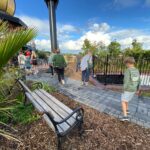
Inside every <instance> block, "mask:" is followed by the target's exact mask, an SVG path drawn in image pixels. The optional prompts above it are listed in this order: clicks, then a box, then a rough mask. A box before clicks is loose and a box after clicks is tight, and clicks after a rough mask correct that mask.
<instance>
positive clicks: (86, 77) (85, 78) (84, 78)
mask: <svg viewBox="0 0 150 150" xmlns="http://www.w3.org/2000/svg"><path fill="white" fill-rule="evenodd" d="M89 76H90V70H89V69H86V70H84V71H82V81H83V82H88V81H89Z"/></svg>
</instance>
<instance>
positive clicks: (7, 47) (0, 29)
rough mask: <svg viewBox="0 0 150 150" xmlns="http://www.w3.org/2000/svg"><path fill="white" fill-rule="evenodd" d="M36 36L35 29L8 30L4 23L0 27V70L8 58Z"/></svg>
mask: <svg viewBox="0 0 150 150" xmlns="http://www.w3.org/2000/svg"><path fill="white" fill-rule="evenodd" d="M36 35H37V30H36V29H34V28H33V29H22V28H20V29H16V30H10V29H9V27H8V24H7V23H6V22H4V23H1V25H0V60H1V63H0V70H1V69H2V67H4V65H6V64H7V63H8V61H9V60H10V58H11V57H12V56H13V55H14V54H15V53H16V52H18V51H19V49H21V48H22V47H23V46H24V45H25V44H27V43H28V42H29V41H30V40H32V39H33V38H34V37H35V36H36Z"/></svg>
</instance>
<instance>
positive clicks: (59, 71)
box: [55, 68, 64, 82]
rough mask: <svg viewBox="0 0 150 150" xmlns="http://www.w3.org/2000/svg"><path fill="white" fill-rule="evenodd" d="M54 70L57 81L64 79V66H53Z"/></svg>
mask: <svg viewBox="0 0 150 150" xmlns="http://www.w3.org/2000/svg"><path fill="white" fill-rule="evenodd" d="M55 71H56V72H57V75H58V81H59V82H61V80H64V68H55Z"/></svg>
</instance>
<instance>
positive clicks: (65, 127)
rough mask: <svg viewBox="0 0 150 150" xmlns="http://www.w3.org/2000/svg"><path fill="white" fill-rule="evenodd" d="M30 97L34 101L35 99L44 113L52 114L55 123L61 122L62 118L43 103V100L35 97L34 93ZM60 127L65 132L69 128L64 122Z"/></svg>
mask: <svg viewBox="0 0 150 150" xmlns="http://www.w3.org/2000/svg"><path fill="white" fill-rule="evenodd" d="M32 96H33V97H34V99H36V101H37V103H38V104H39V105H40V106H41V107H43V109H44V110H45V111H46V112H50V113H52V115H53V116H54V118H55V120H56V121H61V120H62V118H61V117H60V116H59V115H57V114H56V113H55V112H54V111H53V110H52V109H51V108H50V107H49V106H48V105H47V104H46V103H44V102H43V100H42V99H41V98H40V97H39V96H38V95H36V94H35V93H32ZM61 127H62V129H63V130H64V131H66V130H67V129H68V128H70V126H69V125H68V124H67V123H66V122H64V123H62V124H61Z"/></svg>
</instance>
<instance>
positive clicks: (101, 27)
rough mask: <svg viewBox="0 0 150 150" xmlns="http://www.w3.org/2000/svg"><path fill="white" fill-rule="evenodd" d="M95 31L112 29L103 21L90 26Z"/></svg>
mask: <svg viewBox="0 0 150 150" xmlns="http://www.w3.org/2000/svg"><path fill="white" fill-rule="evenodd" d="M89 28H90V29H91V30H92V31H93V32H99V31H100V32H107V31H109V29H110V26H109V25H108V24H107V23H106V22H103V23H101V24H98V23H94V24H92V25H91V26H90V27H89Z"/></svg>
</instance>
